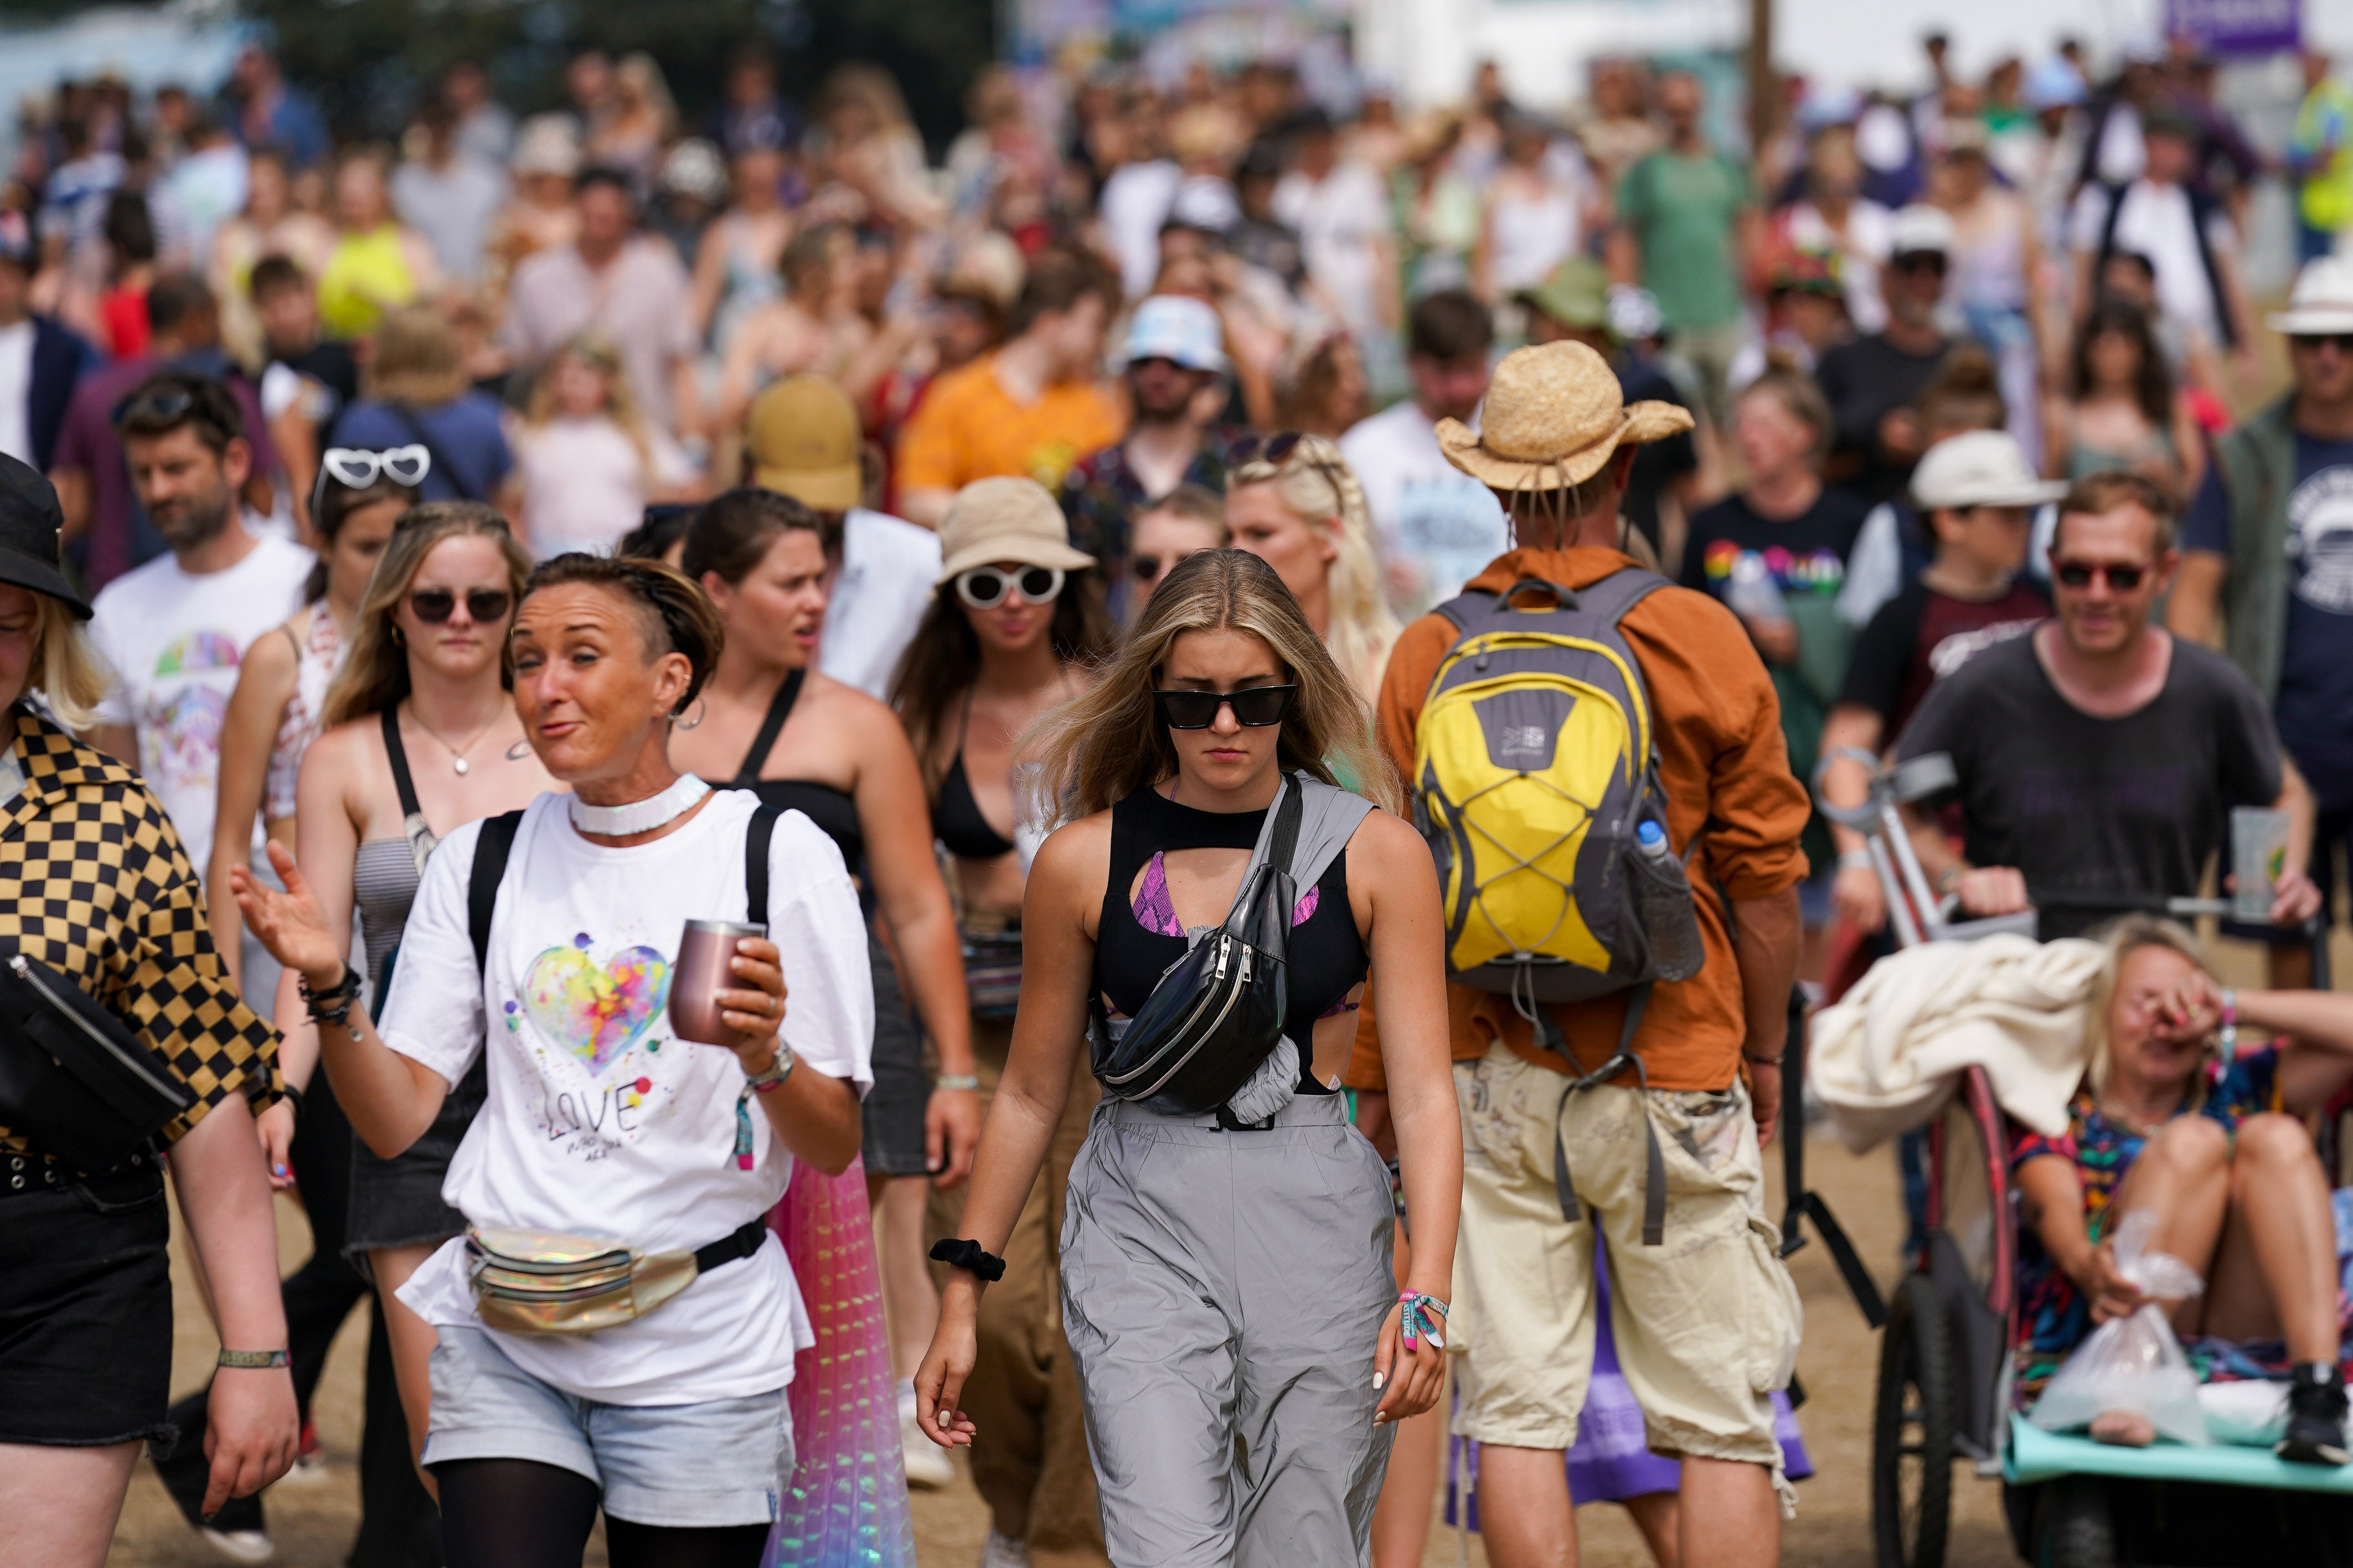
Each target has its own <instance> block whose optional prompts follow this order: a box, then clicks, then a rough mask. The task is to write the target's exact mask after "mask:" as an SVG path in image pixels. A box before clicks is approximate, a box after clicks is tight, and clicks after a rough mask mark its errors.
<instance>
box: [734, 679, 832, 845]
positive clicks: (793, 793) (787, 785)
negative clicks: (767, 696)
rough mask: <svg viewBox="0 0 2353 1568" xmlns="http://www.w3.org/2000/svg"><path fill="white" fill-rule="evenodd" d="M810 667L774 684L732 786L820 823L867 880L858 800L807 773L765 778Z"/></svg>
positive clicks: (766, 802)
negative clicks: (773, 693)
mask: <svg viewBox="0 0 2353 1568" xmlns="http://www.w3.org/2000/svg"><path fill="white" fill-rule="evenodd" d="M807 676H808V671H807V670H806V669H797V670H794V671H793V672H792V673H791V674H790V675H787V676H786V677H785V683H784V684H783V685H782V686H779V687H777V688H776V696H775V697H774V698H772V699H771V700H769V703H768V716H767V717H766V718H765V719H763V720H761V721H760V732H759V734H757V735H756V736H754V737H753V740H752V749H751V751H750V752H747V753H746V754H745V756H744V765H743V767H741V768H740V769H738V770H737V771H736V773H735V776H734V778H733V779H732V780H730V781H729V784H730V787H732V788H734V789H748V790H750V791H751V792H752V793H753V794H754V795H757V796H759V797H760V802H761V804H762V805H773V806H775V807H776V809H777V810H779V811H797V812H800V813H801V814H802V815H804V816H807V818H808V819H809V820H810V821H811V822H814V823H816V824H817V825H818V827H819V828H821V829H822V830H823V831H824V833H825V836H826V837H828V838H830V839H832V840H833V841H834V843H835V844H836V845H838V846H839V847H840V849H841V859H842V863H843V864H844V865H846V866H848V867H849V874H850V875H851V876H852V877H855V878H858V879H860V881H863V880H864V879H865V877H866V834H865V830H864V829H863V828H861V827H860V826H859V824H858V802H857V801H856V800H855V799H854V798H853V797H852V796H851V795H850V794H849V791H847V790H839V789H836V788H834V787H833V786H832V785H831V784H818V783H815V782H813V781H811V780H808V779H764V778H762V777H761V776H760V768H761V766H762V764H764V763H766V762H767V760H768V753H769V752H771V751H774V750H775V749H776V737H777V735H778V734H780V733H782V732H783V731H784V728H785V721H786V720H787V719H789V718H791V717H792V713H793V704H794V703H795V702H797V701H799V700H800V695H801V684H802V682H803V681H804V680H805V679H807Z"/></svg>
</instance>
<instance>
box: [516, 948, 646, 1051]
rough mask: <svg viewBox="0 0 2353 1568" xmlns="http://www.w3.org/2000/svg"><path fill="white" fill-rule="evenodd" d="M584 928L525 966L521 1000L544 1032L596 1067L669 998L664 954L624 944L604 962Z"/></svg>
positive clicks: (631, 1040)
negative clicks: (591, 950) (568, 942)
mask: <svg viewBox="0 0 2353 1568" xmlns="http://www.w3.org/2000/svg"><path fill="white" fill-rule="evenodd" d="M589 945H590V943H589V939H588V937H587V935H586V933H585V932H584V933H582V934H581V935H579V936H576V937H575V938H573V939H572V945H571V946H569V947H551V948H549V949H548V950H547V951H546V952H543V953H541V954H540V955H539V956H538V957H537V958H534V959H533V960H532V961H531V967H530V968H529V969H527V970H525V971H524V972H523V977H522V1007H523V1013H524V1014H525V1016H528V1017H529V1018H530V1019H531V1022H532V1026H533V1028H535V1029H537V1030H538V1031H539V1033H540V1035H541V1036H542V1037H543V1038H545V1039H548V1040H550V1041H553V1042H554V1044H556V1045H559V1046H561V1047H564V1048H565V1050H567V1051H570V1052H571V1053H572V1054H573V1055H574V1056H575V1057H576V1058H579V1059H580V1061H581V1062H582V1064H583V1065H585V1066H586V1068H588V1072H589V1075H590V1076H591V1077H596V1076H598V1075H601V1074H602V1073H603V1072H604V1070H605V1069H606V1068H607V1067H608V1066H610V1065H611V1064H612V1062H613V1061H614V1060H615V1058H618V1057H619V1056H620V1055H621V1054H622V1053H623V1052H624V1051H627V1050H628V1048H629V1047H630V1046H632V1045H634V1044H635V1043H636V1042H637V1039H638V1037H639V1036H641V1035H643V1034H644V1033H645V1032H646V1030H647V1028H648V1027H649V1026H651V1025H652V1023H653V1021H654V1020H655V1019H656V1018H659V1017H660V1016H661V1012H662V1008H663V1006H664V1005H666V1004H667V1003H668V1002H669V1000H670V960H668V959H667V958H664V957H663V956H662V955H661V954H660V953H659V952H656V951H655V950H654V949H652V948H650V947H630V948H624V949H622V950H621V951H620V952H617V953H616V954H615V955H614V956H613V957H612V958H610V959H609V960H607V961H606V962H605V963H597V962H596V960H595V959H594V958H591V957H590V956H589V955H588V948H589Z"/></svg>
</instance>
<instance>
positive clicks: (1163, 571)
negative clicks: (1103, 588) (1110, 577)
mask: <svg viewBox="0 0 2353 1568" xmlns="http://www.w3.org/2000/svg"><path fill="white" fill-rule="evenodd" d="M1191 553H1193V552H1191V551H1189V550H1172V551H1170V552H1168V553H1166V555H1131V556H1129V557H1128V559H1127V573H1128V575H1129V576H1131V577H1133V578H1134V579H1135V580H1136V581H1137V582H1139V583H1156V582H1158V581H1159V580H1160V579H1161V578H1163V577H1165V576H1166V575H1167V574H1169V573H1171V572H1174V571H1176V563H1178V562H1180V561H1182V560H1184V559H1185V557H1187V555H1190V554H1191Z"/></svg>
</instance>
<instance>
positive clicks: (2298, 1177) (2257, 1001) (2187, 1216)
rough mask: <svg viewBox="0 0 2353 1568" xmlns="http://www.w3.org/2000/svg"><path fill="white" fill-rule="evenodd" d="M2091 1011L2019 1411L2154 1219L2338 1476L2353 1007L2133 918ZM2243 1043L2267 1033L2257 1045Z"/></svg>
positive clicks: (2025, 1194) (2107, 1295) (2031, 1200)
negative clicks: (2337, 1187)
mask: <svg viewBox="0 0 2353 1568" xmlns="http://www.w3.org/2000/svg"><path fill="white" fill-rule="evenodd" d="M2085 1019H2086V1025H2085V1033H2086V1035H2087V1036H2088V1039H2087V1041H2086V1044H2087V1046H2088V1047H2089V1049H2088V1050H2087V1052H2086V1062H2085V1067H2084V1081H2083V1085H2082V1087H2081V1088H2080V1089H2078V1090H2077V1091H2076V1093H2075V1096H2074V1099H2073V1101H2072V1102H2071V1103H2070V1104H2069V1106H2068V1110H2067V1131H2065V1132H2063V1133H2062V1134H2060V1135H2059V1136H2057V1137H2049V1136H2046V1135H2044V1134H2042V1133H2039V1132H2033V1131H2025V1130H2023V1129H2021V1130H2019V1132H2018V1135H2017V1136H2016V1137H2015V1138H2014V1140H2013V1142H2011V1144H2010V1168H2011V1170H2012V1171H2013V1172H2014V1173H2015V1176H2016V1181H2017V1185H2018V1189H2019V1192H2020V1194H2021V1197H2022V1199H2023V1208H2022V1214H2023V1217H2024V1218H2025V1221H2026V1226H2025V1230H2024V1234H2023V1235H2021V1237H2020V1244H2019V1261H2018V1302H2019V1311H2018V1316H2017V1320H2016V1321H2017V1325H2018V1345H2017V1357H2018V1371H2019V1376H2018V1392H2019V1396H2020V1401H2021V1404H2025V1403H2031V1400H2032V1399H2033V1398H2035V1397H2037V1396H2039V1395H2040V1394H2041V1392H2042V1385H2043V1384H2045V1383H2046V1382H2047V1381H2048V1380H2049V1379H2050V1377H2051V1375H2052V1373H2054V1372H2056V1371H2057V1370H2058V1368H2059V1365H2060V1363H2062V1362H2063V1360H2064V1359H2065V1358H2066V1356H2067V1353H2068V1352H2071V1351H2073V1349H2074V1348H2075V1346H2076V1345H2077V1344H2079V1343H2081V1342H2083V1340H2084V1337H2085V1336H2086V1335H2087V1334H2089V1333H2090V1332H2091V1331H2092V1330H2093V1328H2094V1326H2095V1325H2097V1324H2100V1323H2105V1322H2108V1321H2113V1320H2115V1319H2116V1318H2120V1317H2123V1316H2126V1314H2128V1313H2130V1312H2132V1311H2133V1310H2136V1309H2137V1308H2138V1307H2140V1306H2141V1305H2142V1304H2143V1303H2144V1302H2145V1301H2146V1300H2147V1298H2146V1297H2144V1296H2143V1295H2142V1293H2141V1291H2140V1289H2138V1288H2137V1286H2135V1285H2134V1284H2132V1282H2131V1281H2129V1280H2127V1279H2126V1278H2125V1277H2124V1275H2123V1274H2122V1273H2121V1272H2120V1271H2119V1270H2118V1268H2117V1266H2116V1233H2117V1231H2118V1230H2119V1229H2120V1228H2121V1226H2123V1224H2124V1223H2125V1222H2126V1219H2127V1217H2128V1216H2131V1215H2137V1214H2141V1213H2146V1214H2148V1215H2152V1216H2153V1217H2154V1218H2155V1221H2156V1225H2155V1227H2154V1229H2153V1230H2152V1232H2151V1234H2150V1236H2149V1238H2148V1246H2149V1247H2150V1248H2151V1249H2152V1250H2155V1251H2158V1252H2162V1253H2164V1254H2166V1255H2167V1256H2168V1257H2172V1258H2179V1259H2181V1261H2182V1262H2184V1263H2186V1264H2188V1265H2189V1267H2190V1268H2192V1269H2193V1270H2195V1271H2196V1272H2197V1273H2198V1274H2199V1275H2200V1277H2201V1278H2202V1279H2204V1280H2205V1281H2206V1288H2205V1290H2204V1292H2203V1293H2202V1294H2201V1295H2199V1296H2195V1297H2192V1298H2190V1299H2189V1300H2186V1301H2168V1302H2164V1303H2161V1304H2162V1305H2163V1306H2164V1307H2165V1308H2166V1310H2168V1312H2169V1313H2170V1315H2171V1316H2172V1319H2173V1324H2174V1327H2175V1329H2176V1330H2177V1331H2179V1333H2180V1334H2181V1335H2182V1336H2183V1337H2184V1338H2185V1339H2187V1338H2191V1337H2194V1336H2199V1335H2205V1336H2211V1337H2213V1338H2217V1339H2221V1340H2227V1341H2232V1342H2238V1343H2239V1344H2240V1346H2241V1349H2242V1352H2244V1353H2252V1354H2254V1355H2255V1356H2256V1357H2257V1358H2258V1359H2260V1360H2263V1361H2264V1362H2265V1363H2267V1365H2266V1370H2267V1371H2269V1372H2270V1373H2272V1374H2273V1375H2274V1376H2276V1377H2279V1378H2282V1379H2284V1381H2286V1382H2287V1384H2288V1400H2287V1428H2286V1434H2285V1436H2284V1437H2283V1438H2282V1440H2281V1442H2280V1444H2279V1449H2278V1452H2279V1455H2280V1457H2281V1458H2284V1459H2290V1460H2295V1461H2298V1462H2301V1463H2306V1464H2326V1465H2342V1464H2344V1463H2345V1462H2346V1459H2347V1447H2346V1441H2345V1414H2346V1399H2345V1378H2344V1374H2343V1373H2342V1372H2341V1370H2340V1369H2339V1366H2338V1357H2339V1345H2338V1334H2339V1328H2338V1325H2339V1323H2340V1321H2341V1318H2342V1300H2341V1297H2340V1295H2339V1290H2338V1284H2337V1242H2336V1227H2335V1223H2334V1221H2333V1220H2332V1218H2331V1217H2330V1212H2329V1196H2328V1176H2327V1173H2326V1172H2325V1171H2324V1170H2323V1169H2322V1168H2321V1164H2320V1161H2319V1158H2318V1156H2317V1155H2316V1154H2315V1153H2314V1152H2313V1146H2312V1135H2311V1134H2310V1133H2309V1132H2308V1131H2306V1121H2307V1119H2308V1118H2310V1117H2312V1116H2314V1115H2316V1113H2318V1112H2319V1111H2320V1110H2321V1109H2322V1108H2323V1107H2324V1106H2326V1105H2327V1103H2328V1102H2329V1101H2330V1100H2333V1099H2334V1098H2335V1097H2336V1095H2337V1093H2338V1092H2339V1091H2340V1090H2342V1089H2344V1088H2345V1086H2346V1085H2347V1084H2348V1082H2353V997H2344V996H2337V995H2331V994H2327V993H2326V992H2314V991H2233V990H2232V989H2231V988H2230V987H2229V986H2226V985H2221V984H2217V983H2216V982H2215V980H2214V977H2213V975H2212V973H2211V972H2210V971H2209V970H2208V969H2207V967H2206V961H2205V957H2204V955H2203V953H2202V952H2200V949H2199V946H2198V942H2197V939H2196V938H2195V937H2193V936H2191V935H2190V934H2189V932H2188V931H2184V930H2183V929H2182V928H2181V927H2179V926H2178V925H2175V924H2173V923H2172V922H2170V921H2161V920H2157V919H2154V918H2152V917H2150V916H2147V915H2134V916H2128V917H2126V919H2125V920H2123V921H2120V922H2118V923H2117V924H2116V926H2115V927H2114V928H2112V930H2111V931H2110V932H2109V934H2108V937H2107V952H2106V955H2105V963H2103V964H2102V966H2101V969H2100V973H2099V977H2098V979H2097V981H2096V982H2095V983H2094V985H2093V988H2092V994H2091V999H2090V1004H2089V1005H2088V1007H2087V1008H2086V1012H2085ZM2242 1032H2243V1034H2242ZM2244 1035H2261V1036H2267V1037H2269V1038H2268V1040H2267V1041H2266V1043H2264V1044H2263V1045H2261V1046H2251V1045H2250V1044H2249V1043H2248V1041H2247V1040H2246V1039H2245V1038H2244ZM982 1153H983V1156H984V1158H985V1157H986V1155H987V1143H986V1141H984V1142H983V1144H982ZM2256 1345H2261V1346H2263V1347H2265V1348H2262V1349H2257V1348H2254V1347H2255V1346H2256ZM2091 1431H2092V1436H2094V1437H2095V1438H2098V1439H2099V1440H2101V1441H2103V1442H2110V1443H2123V1444H2127V1445H2135V1446H2137V1445H2140V1444H2145V1443H2147V1442H2148V1441H2150V1440H2151V1438H2152V1437H2153V1436H2155V1434H2154V1431H2153V1430H2152V1428H2151V1426H2150V1424H2149V1422H2148V1420H2147V1417H2146V1416H2144V1415H2139V1414H2137V1413H2135V1412H2127V1411H2111V1412H2108V1413H2106V1414H2105V1415H2101V1416H2100V1417H2098V1418H2097V1419H2096V1420H2094V1422H2093V1423H2092V1428H2091Z"/></svg>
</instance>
